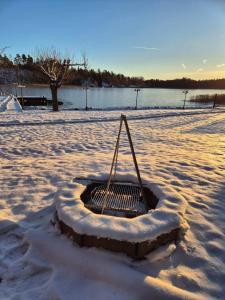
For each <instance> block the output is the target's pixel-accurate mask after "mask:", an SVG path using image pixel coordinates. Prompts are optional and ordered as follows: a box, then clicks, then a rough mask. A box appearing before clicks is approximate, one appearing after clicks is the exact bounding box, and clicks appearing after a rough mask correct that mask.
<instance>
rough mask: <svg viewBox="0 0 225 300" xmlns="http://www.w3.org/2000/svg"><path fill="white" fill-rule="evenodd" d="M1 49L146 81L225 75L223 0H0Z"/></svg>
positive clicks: (13, 54) (224, 4) (224, 0)
mask: <svg viewBox="0 0 225 300" xmlns="http://www.w3.org/2000/svg"><path fill="white" fill-rule="evenodd" d="M0 28H1V30H0V32H1V33H0V48H2V47H4V46H8V47H9V48H7V49H6V54H8V55H9V54H11V55H12V56H15V54H16V53H25V54H31V55H34V54H35V51H36V49H37V48H47V47H55V48H57V49H59V50H60V51H61V52H62V53H64V54H65V53H66V54H70V55H72V56H74V57H75V60H76V61H79V60H81V53H83V52H85V53H86V55H87V57H88V61H89V67H90V68H93V69H98V68H99V69H101V70H104V69H106V70H109V71H113V72H115V73H123V74H125V75H129V76H143V77H144V78H145V79H150V78H159V79H172V78H182V77H189V78H193V79H209V78H212V79H213V78H225V0H188V1H187V0H0Z"/></svg>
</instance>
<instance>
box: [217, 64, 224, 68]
mask: <svg viewBox="0 0 225 300" xmlns="http://www.w3.org/2000/svg"><path fill="white" fill-rule="evenodd" d="M216 66H217V68H223V67H225V64H220V65H216Z"/></svg>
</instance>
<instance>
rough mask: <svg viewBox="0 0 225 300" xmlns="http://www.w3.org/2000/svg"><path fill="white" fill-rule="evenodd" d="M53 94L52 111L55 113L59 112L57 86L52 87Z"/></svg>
mask: <svg viewBox="0 0 225 300" xmlns="http://www.w3.org/2000/svg"><path fill="white" fill-rule="evenodd" d="M50 88H51V92H52V110H53V111H59V105H58V95H57V91H58V87H57V85H50Z"/></svg>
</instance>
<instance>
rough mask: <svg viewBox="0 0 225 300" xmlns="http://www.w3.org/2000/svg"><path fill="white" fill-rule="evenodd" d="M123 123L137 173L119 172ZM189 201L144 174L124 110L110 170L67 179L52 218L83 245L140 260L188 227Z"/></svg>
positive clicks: (58, 194)
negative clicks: (133, 174) (186, 217)
mask: <svg viewBox="0 0 225 300" xmlns="http://www.w3.org/2000/svg"><path fill="white" fill-rule="evenodd" d="M123 122H124V123H125V127H126V131H127V136H128V140H129V144H130V148H131V153H132V157H133V162H134V166H135V170H136V175H137V176H131V175H130V174H123V175H122V174H116V166H117V158H118V150H119V140H120V133H121V128H122V124H123ZM113 169H114V175H113ZM185 203H186V202H185V200H184V199H183V198H182V197H181V196H180V195H177V194H176V193H175V192H174V191H172V190H169V189H168V188H165V187H164V188H162V187H160V186H159V185H158V184H157V183H154V182H149V180H147V179H145V180H143V179H142V178H141V176H140V172H139V168H138V164H137V160H136V156H135V152H134V147H133V143H132V140H131V135H130V131H129V127H128V123H127V120H126V117H125V116H123V115H122V116H121V121H120V128H119V134H118V137H117V142H116V147H115V151H114V156H113V161H112V165H111V170H110V174H109V175H108V174H104V175H99V176H96V177H94V176H88V177H86V179H85V178H83V179H82V178H80V179H78V178H77V179H75V181H74V182H71V183H68V184H66V185H65V186H64V187H63V188H62V190H61V191H60V192H58V193H57V196H56V212H55V218H54V222H55V223H56V224H57V225H58V227H59V229H60V230H61V232H62V233H63V234H66V235H67V236H68V237H69V238H70V239H72V240H73V241H75V242H76V243H77V244H78V245H80V246H87V247H98V248H104V249H107V250H111V251H114V252H123V253H125V254H127V255H129V256H131V257H133V258H135V259H142V258H144V257H145V256H146V255H147V254H148V253H149V252H150V251H152V250H154V249H155V248H157V247H159V246H160V245H163V244H165V243H167V242H169V241H174V240H176V239H177V238H178V235H179V234H180V233H181V232H184V229H185V228H186V223H185V221H184V220H183V212H184V209H185Z"/></svg>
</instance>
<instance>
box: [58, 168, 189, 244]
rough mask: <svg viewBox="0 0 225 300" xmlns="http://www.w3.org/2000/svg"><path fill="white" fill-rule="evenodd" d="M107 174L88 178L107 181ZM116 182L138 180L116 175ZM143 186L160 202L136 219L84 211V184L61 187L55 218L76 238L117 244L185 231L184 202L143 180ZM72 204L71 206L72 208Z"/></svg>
mask: <svg viewBox="0 0 225 300" xmlns="http://www.w3.org/2000/svg"><path fill="white" fill-rule="evenodd" d="M108 176H109V175H108V174H101V175H99V176H93V175H88V176H87V178H95V179H96V180H107V178H108ZM116 179H117V180H119V181H123V182H129V181H130V182H133V183H136V184H137V183H138V180H137V177H135V176H134V175H133V176H129V174H118V173H117V175H116ZM142 180H143V183H144V184H145V185H146V186H147V187H148V188H149V189H150V190H151V191H154V194H155V195H156V197H157V198H158V199H159V203H158V205H157V208H156V209H155V210H150V211H149V212H148V213H147V214H144V215H141V216H139V217H136V218H132V219H129V218H120V217H115V216H107V215H99V214H95V213H90V210H89V209H87V208H85V207H84V203H83V202H82V200H81V199H80V195H81V194H82V193H83V191H84V190H85V188H86V184H85V183H83V184H82V183H76V182H71V183H67V184H65V185H63V186H62V187H61V190H60V192H58V193H57V195H56V210H57V214H58V217H59V219H60V220H61V221H63V222H64V223H65V224H66V225H68V226H69V227H71V228H73V230H74V231H75V232H77V233H79V234H86V235H91V236H97V237H103V238H112V239H116V240H119V241H129V242H143V241H154V240H156V239H157V237H158V236H160V235H162V234H165V233H170V232H171V231H172V230H174V229H177V228H181V229H182V231H183V232H184V231H186V229H187V225H186V222H185V221H184V220H183V213H184V211H185V207H186V200H185V199H184V198H182V197H181V196H180V195H179V194H178V193H176V192H175V191H173V190H172V189H169V188H167V190H166V192H164V191H163V190H161V189H160V188H159V187H158V185H157V184H156V183H153V182H149V181H148V180H147V179H145V178H142ZM71 203H73V205H71Z"/></svg>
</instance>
